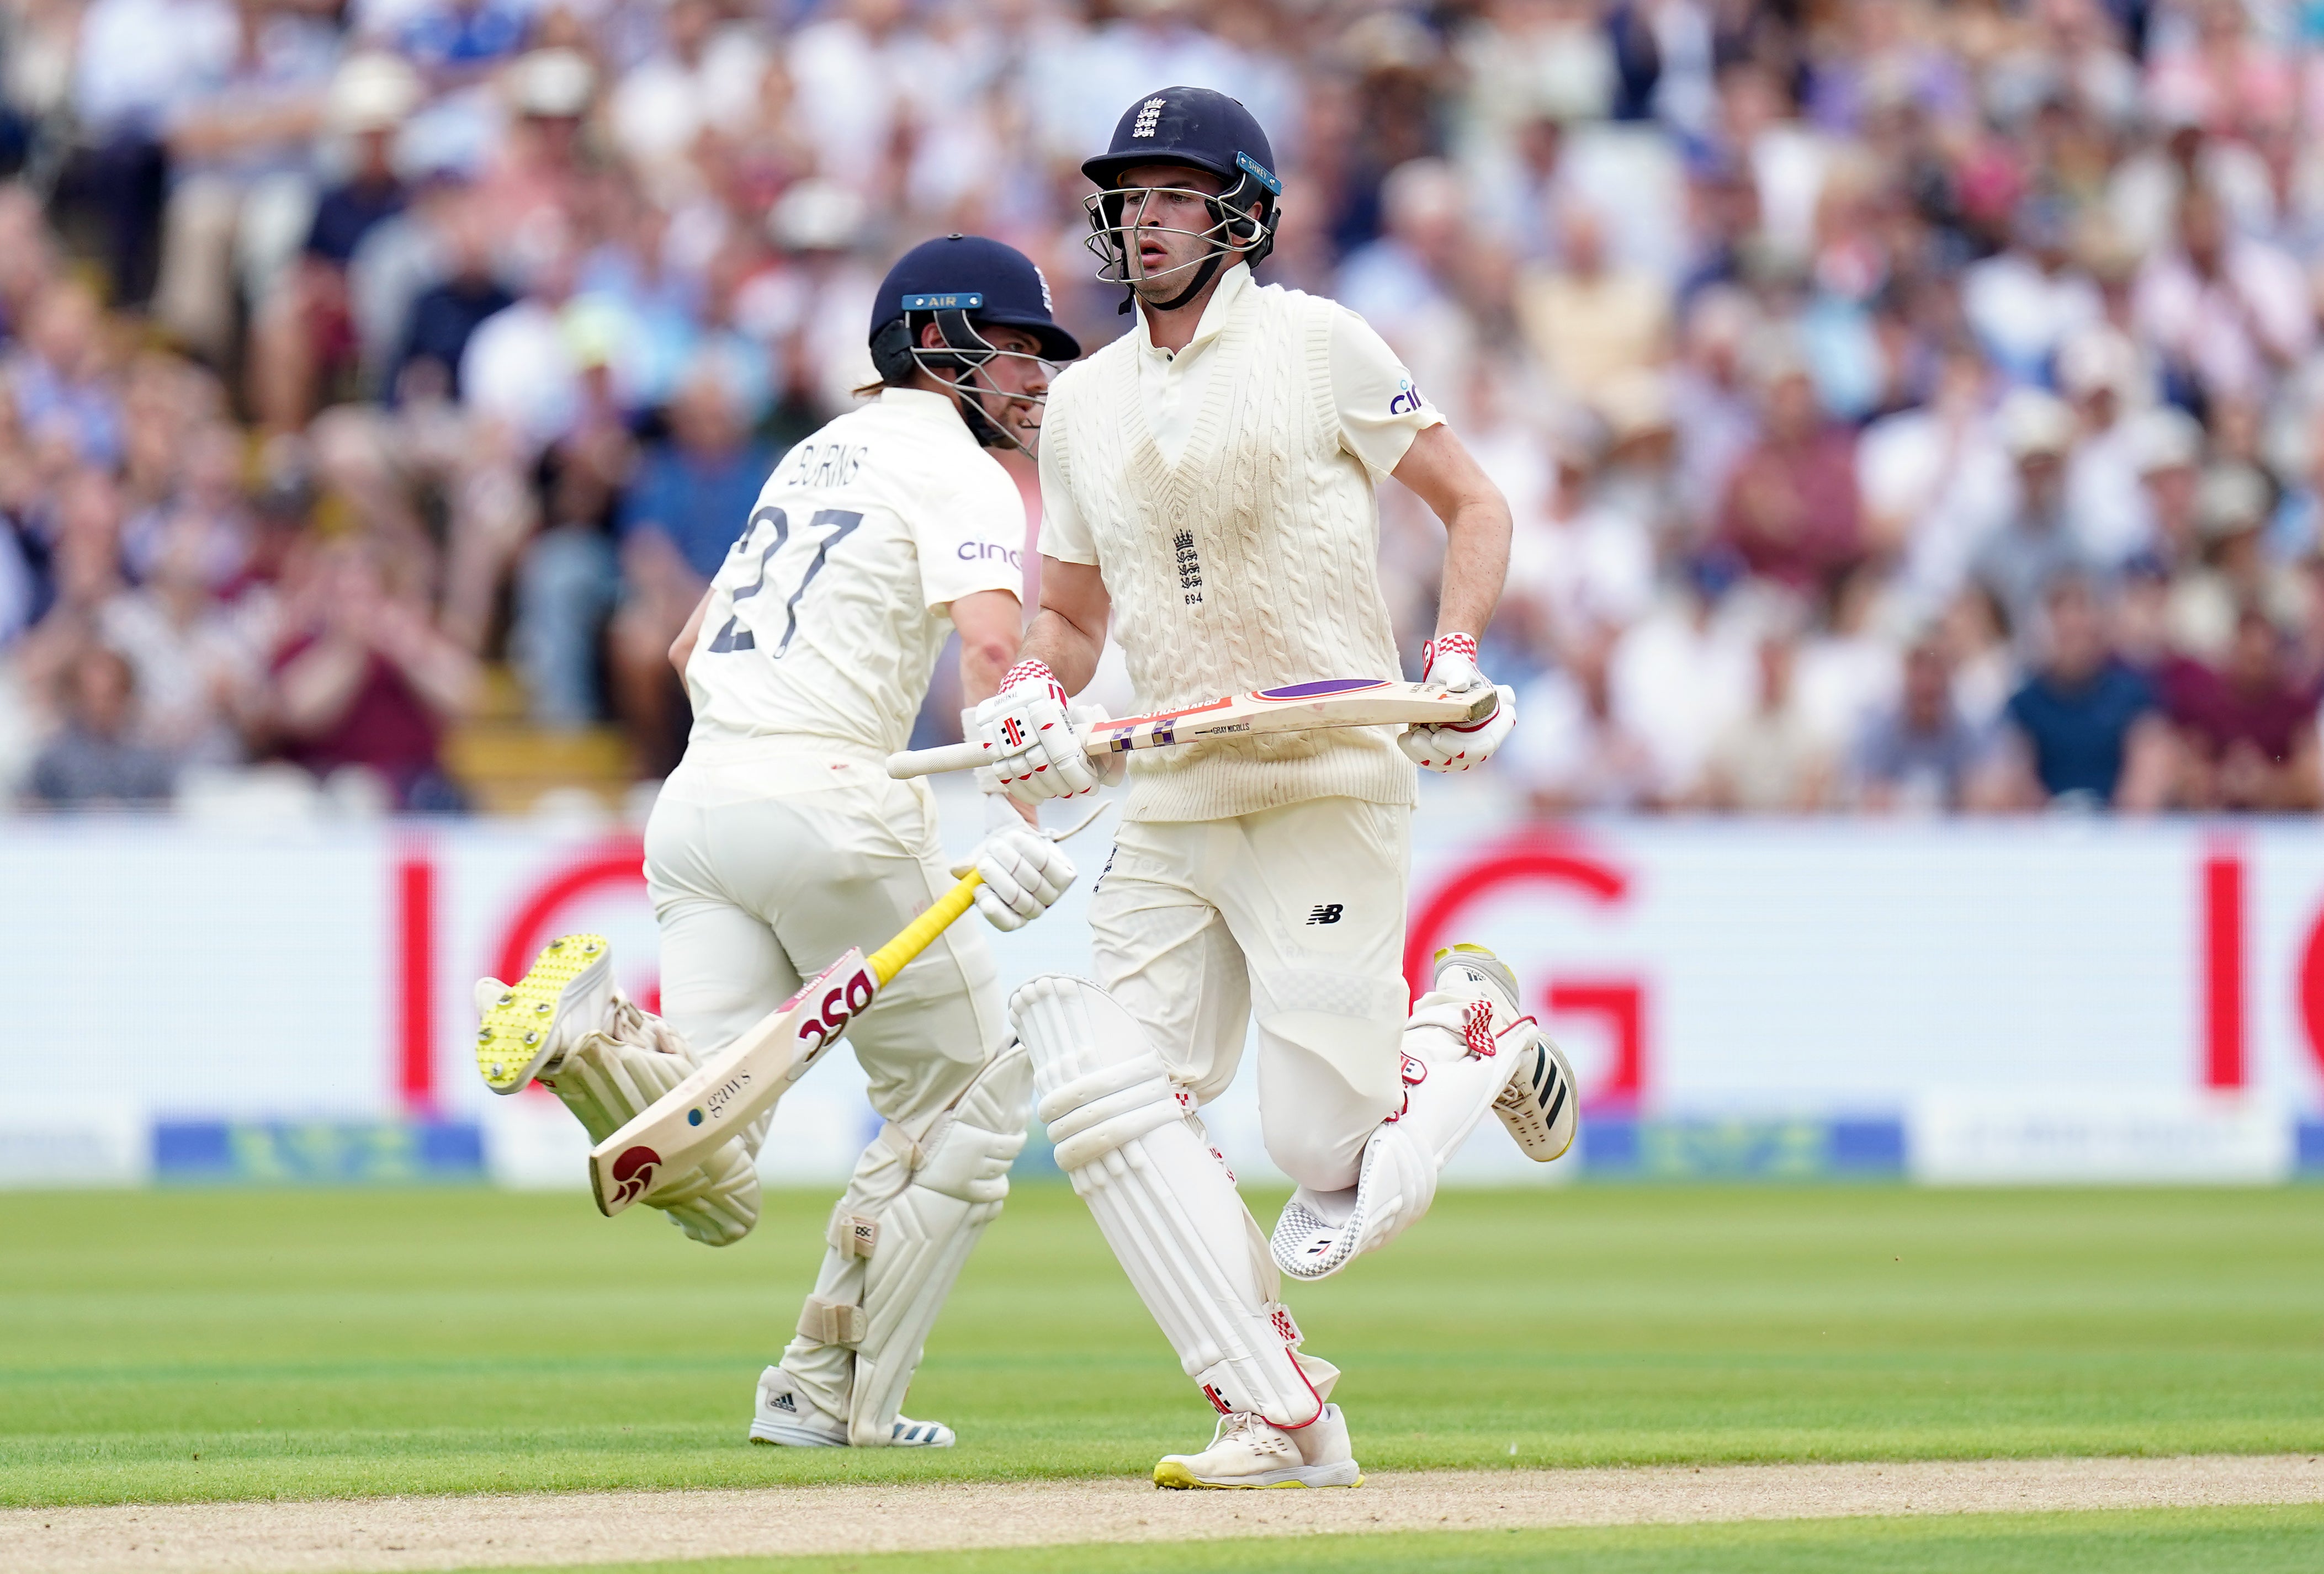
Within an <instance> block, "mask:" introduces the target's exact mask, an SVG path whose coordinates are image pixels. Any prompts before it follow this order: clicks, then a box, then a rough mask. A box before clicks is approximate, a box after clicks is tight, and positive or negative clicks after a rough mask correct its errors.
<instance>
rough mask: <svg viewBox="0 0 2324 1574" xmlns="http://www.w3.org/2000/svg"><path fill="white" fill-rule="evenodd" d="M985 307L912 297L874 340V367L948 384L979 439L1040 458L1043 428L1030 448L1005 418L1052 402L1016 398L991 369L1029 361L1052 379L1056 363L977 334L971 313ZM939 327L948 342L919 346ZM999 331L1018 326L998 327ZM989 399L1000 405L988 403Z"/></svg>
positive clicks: (963, 297)
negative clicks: (1012, 410) (1020, 407)
mask: <svg viewBox="0 0 2324 1574" xmlns="http://www.w3.org/2000/svg"><path fill="white" fill-rule="evenodd" d="M983 304H984V297H983V296H982V295H980V294H976V293H973V292H964V293H955V294H947V295H908V296H906V297H905V298H904V314H903V315H902V316H901V317H899V318H893V319H891V320H890V321H889V322H888V323H887V324H885V325H884V326H883V327H881V330H880V332H879V334H878V335H877V336H874V337H873V339H872V341H871V364H872V365H873V366H875V367H876V368H877V369H878V370H879V373H880V375H881V377H882V378H884V379H887V380H888V381H890V382H897V381H899V380H900V379H901V378H902V377H903V375H904V374H905V373H907V372H908V370H910V369H912V368H918V370H920V371H922V372H925V373H927V374H928V375H929V376H931V377H933V378H935V379H936V381H937V382H941V383H943V384H945V388H946V390H947V391H949V392H950V393H951V395H952V400H953V403H954V406H955V407H957V408H958V410H960V419H962V420H963V421H964V422H966V423H967V426H968V429H969V431H970V432H971V433H972V434H973V436H974V437H975V438H976V440H977V441H978V442H979V443H981V444H982V445H983V446H985V447H988V448H1001V447H1010V448H1014V449H1016V450H1017V451H1018V452H1019V453H1020V454H1023V455H1025V456H1028V457H1029V458H1037V457H1038V456H1039V447H1040V423H1039V422H1038V421H1036V422H1034V423H1033V428H1034V429H1033V440H1032V441H1031V442H1030V443H1028V442H1027V441H1025V439H1023V438H1022V437H1019V436H1018V435H1017V433H1016V432H1015V431H1014V430H1012V429H1011V428H1010V426H1009V424H1008V422H1007V421H1006V420H1005V419H1002V418H1003V413H1004V412H1005V410H1006V409H1007V407H1008V406H1009V405H1010V404H1012V403H1014V404H1025V405H1030V406H1032V407H1033V408H1034V409H1035V410H1043V409H1045V408H1046V407H1047V404H1048V402H1049V396H1048V395H1047V393H1011V392H1010V391H1008V390H1006V389H1004V388H1002V387H1001V386H1000V385H999V384H998V383H996V382H993V381H992V379H991V372H990V370H989V368H990V367H991V365H992V364H993V363H994V362H995V361H996V360H1001V359H1004V358H1005V359H1009V360H1015V361H1030V362H1033V363H1035V364H1037V365H1039V366H1040V367H1041V368H1042V370H1043V372H1044V373H1046V374H1047V375H1048V376H1055V375H1056V368H1057V364H1056V362H1055V361H1053V360H1051V359H1049V358H1048V357H1047V356H1046V355H1041V354H1035V353H1034V352H1031V351H1028V350H1004V349H1002V348H1001V347H1000V346H999V345H995V344H993V343H992V342H991V340H990V339H987V338H986V337H985V336H983V334H982V333H980V332H979V331H978V330H977V327H976V324H975V323H974V322H973V320H971V318H970V315H969V314H970V313H971V312H973V311H974V310H975V309H976V308H978V307H980V306H982V305H983ZM930 323H934V324H935V325H936V334H937V336H938V337H939V338H941V339H942V340H943V341H944V342H943V344H942V345H924V344H922V343H920V340H921V338H922V337H923V336H924V331H925V330H926V328H927V326H928V325H929V324H930ZM991 326H993V327H1015V326H1017V325H1015V324H1009V323H995V324H993V325H991ZM988 399H991V400H998V401H999V404H998V405H997V406H996V405H993V404H988V403H987V402H986V400H988Z"/></svg>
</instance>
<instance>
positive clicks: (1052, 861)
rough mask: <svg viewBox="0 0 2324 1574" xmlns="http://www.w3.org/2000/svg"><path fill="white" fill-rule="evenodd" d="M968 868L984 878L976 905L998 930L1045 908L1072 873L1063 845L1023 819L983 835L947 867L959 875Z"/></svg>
mask: <svg viewBox="0 0 2324 1574" xmlns="http://www.w3.org/2000/svg"><path fill="white" fill-rule="evenodd" d="M1009 817H1010V819H1012V820H1016V819H1017V816H1016V815H1013V814H1012V815H1010V816H1009ZM972 869H973V870H976V872H977V873H978V874H980V875H982V877H983V879H984V883H983V884H982V885H980V886H978V887H977V888H976V910H977V911H978V912H980V913H982V914H983V915H984V921H985V922H986V923H988V924H990V925H992V926H993V927H994V928H995V929H998V930H1001V932H1002V933H1003V934H1006V933H1008V932H1009V931H1010V930H1013V929H1022V928H1023V927H1025V925H1028V924H1030V923H1031V922H1032V921H1033V920H1034V919H1036V918H1037V917H1039V916H1041V915H1042V914H1044V913H1046V912H1047V911H1048V910H1049V909H1050V907H1053V906H1055V905H1056V900H1057V898H1058V897H1062V896H1064V895H1065V888H1067V887H1068V886H1071V885H1072V884H1073V883H1074V873H1075V872H1076V871H1075V870H1074V861H1073V860H1072V859H1070V858H1067V857H1066V856H1065V849H1064V848H1062V847H1060V846H1058V845H1057V844H1056V842H1052V841H1050V840H1049V838H1048V837H1047V836H1045V835H1043V834H1042V833H1040V832H1038V831H1036V830H1035V829H1034V828H1033V827H1032V826H1030V825H1028V824H1025V822H1024V821H1022V820H1017V824H1014V825H1004V826H1002V827H1001V829H999V830H997V831H994V832H992V833H991V834H989V835H987V836H986V837H985V839H984V840H983V841H982V842H978V843H977V844H976V851H974V852H972V853H970V854H969V855H968V857H967V858H966V859H964V860H963V861H961V862H959V863H956V864H954V865H953V870H952V872H953V873H954V875H964V874H966V873H967V872H968V871H969V870H972Z"/></svg>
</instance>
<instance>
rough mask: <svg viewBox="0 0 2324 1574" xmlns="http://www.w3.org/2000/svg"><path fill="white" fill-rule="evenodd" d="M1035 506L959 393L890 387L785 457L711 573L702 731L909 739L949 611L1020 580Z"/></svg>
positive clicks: (702, 735) (895, 742)
mask: <svg viewBox="0 0 2324 1574" xmlns="http://www.w3.org/2000/svg"><path fill="white" fill-rule="evenodd" d="M1024 542H1025V502H1024V499H1023V497H1022V496H1020V495H1019V492H1018V491H1017V483H1015V482H1014V481H1012V480H1011V479H1010V475H1009V473H1008V471H1006V470H1004V469H1002V468H1001V464H1000V461H998V460H996V459H995V458H993V456H991V454H989V453H987V452H986V451H985V450H984V449H983V448H982V447H980V446H978V444H977V441H976V439H975V438H974V437H971V436H970V435H969V430H968V427H967V425H966V424H965V423H964V421H962V419H960V414H959V411H958V410H957V409H955V407H954V404H953V401H952V400H951V399H949V398H948V397H946V396H945V395H944V394H940V393H929V392H927V391H922V390H918V389H908V388H890V389H883V390H882V391H881V394H880V397H879V398H878V399H877V400H873V401H872V402H871V403H870V404H867V405H864V406H863V407H862V408H861V409H859V410H851V411H849V412H848V413H847V414H845V415H844V416H841V417H840V418H839V419H836V420H835V421H833V422H831V423H830V424H829V425H828V426H826V427H825V428H823V429H822V430H820V431H818V432H816V434H815V436H813V437H809V438H807V440H806V441H805V442H803V443H801V444H799V445H798V446H797V447H795V448H793V449H792V450H791V451H790V452H789V453H788V454H786V455H784V456H783V458H782V462H781V463H780V464H779V465H776V466H775V469H774V474H771V475H770V476H769V477H768V478H767V484H766V486H765V488H764V489H763V490H762V491H761V492H760V493H759V501H758V504H757V506H756V507H754V508H753V509H752V511H751V518H750V520H749V522H748V524H746V525H745V526H744V528H743V529H742V535H741V537H740V538H738V539H737V540H736V541H735V543H734V545H733V548H732V549H731V550H729V551H728V553H727V554H726V561H725V562H724V563H723V564H721V565H720V566H719V569H718V573H717V575H716V576H715V577H714V578H713V579H712V581H711V584H710V604H709V607H708V608H707V610H706V611H705V612H704V614H703V620H702V632H701V634H700V636H699V637H698V638H697V639H696V640H695V644H694V654H693V656H692V657H691V658H688V660H687V664H686V685H687V692H688V694H689V695H691V697H692V699H693V702H694V732H693V738H694V740H695V741H709V740H714V739H736V738H765V737H781V736H798V737H806V738H813V739H816V740H820V741H825V742H836V743H840V744H844V745H849V746H852V747H853V748H854V749H857V750H862V751H864V752H866V753H870V754H874V755H883V756H884V755H886V754H890V753H892V752H893V751H895V750H899V749H901V748H903V747H904V744H905V741H906V740H907V739H908V737H909V735H910V733H911V729H912V719H913V717H914V716H916V715H918V713H919V708H920V702H921V701H922V700H923V699H924V698H926V697H927V691H928V679H929V677H930V676H931V675H932V674H934V672H935V670H936V658H937V656H938V655H939V654H941V653H942V651H943V649H944V644H945V636H946V634H947V633H948V632H949V631H950V627H951V617H950V615H949V612H948V608H949V607H950V605H951V603H953V602H954V600H956V599H958V598H959V597H961V596H964V595H969V594H974V593H975V592H977V591H983V590H1003V591H1007V592H1008V593H1009V594H1010V595H1012V596H1015V595H1019V594H1022V593H1023V587H1024V577H1023V575H1024V569H1023V565H1024Z"/></svg>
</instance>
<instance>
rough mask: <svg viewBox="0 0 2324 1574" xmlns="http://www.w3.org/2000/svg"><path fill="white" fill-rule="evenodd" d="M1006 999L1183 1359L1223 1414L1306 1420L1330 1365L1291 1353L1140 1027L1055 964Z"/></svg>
mask: <svg viewBox="0 0 2324 1574" xmlns="http://www.w3.org/2000/svg"><path fill="white" fill-rule="evenodd" d="M1009 1012H1010V1018H1011V1019H1012V1020H1013V1021H1014V1022H1015V1024H1016V1026H1017V1033H1018V1036H1019V1038H1021V1039H1022V1040H1023V1041H1024V1045H1025V1047H1026V1049H1027V1050H1028V1052H1029V1053H1030V1054H1031V1055H1032V1059H1033V1078H1034V1083H1035V1087H1036V1089H1037V1091H1038V1092H1039V1094H1040V1097H1041V1101H1040V1104H1039V1106H1038V1108H1039V1110H1040V1115H1041V1118H1042V1119H1044V1120H1046V1121H1047V1122H1048V1128H1049V1138H1050V1140H1051V1141H1052V1142H1054V1143H1056V1155H1057V1167H1058V1168H1059V1169H1061V1170H1063V1171H1065V1174H1067V1175H1068V1176H1070V1177H1071V1178H1072V1180H1073V1183H1074V1191H1075V1192H1078V1193H1079V1194H1080V1195H1081V1197H1082V1199H1083V1201H1086V1202H1087V1203H1088V1204H1089V1207H1090V1211H1091V1213H1092V1214H1093V1215H1095V1217H1096V1219H1097V1225H1098V1229H1099V1230H1100V1231H1101V1232H1102V1234H1103V1235H1104V1236H1105V1238H1106V1244H1107V1245H1109V1246H1111V1247H1113V1254H1114V1256H1117V1257H1119V1258H1120V1260H1121V1266H1122V1267H1123V1269H1124V1270H1125V1271H1126V1272H1127V1273H1128V1274H1129V1275H1130V1284H1131V1286H1132V1287H1133V1288H1135V1289H1136V1290H1137V1292H1138V1294H1139V1299H1141V1300H1143V1301H1144V1302H1146V1307H1147V1310H1148V1312H1152V1313H1153V1314H1154V1321H1156V1322H1157V1323H1159V1324H1160V1325H1161V1329H1162V1333H1163V1337H1164V1338H1166V1339H1168V1340H1169V1341H1170V1346H1171V1348H1173V1349H1174V1350H1176V1352H1177V1354H1178V1362H1179V1365H1180V1367H1182V1368H1183V1369H1184V1370H1185V1374H1186V1375H1187V1376H1189V1377H1192V1378H1193V1379H1194V1381H1195V1383H1196V1384H1197V1385H1200V1386H1201V1388H1202V1390H1203V1394H1204V1395H1207V1396H1208V1397H1209V1399H1210V1401H1211V1403H1212V1404H1213V1406H1215V1407H1216V1408H1217V1409H1218V1410H1220V1411H1221V1412H1222V1413H1234V1412H1248V1413H1253V1414H1257V1415H1259V1416H1262V1417H1264V1418H1265V1419H1266V1420H1268V1422H1273V1423H1274V1424H1275V1425H1277V1426H1280V1427H1284V1428H1286V1429H1292V1428H1298V1427H1303V1426H1305V1425H1307V1424H1309V1423H1310V1422H1314V1420H1315V1419H1316V1418H1317V1417H1318V1416H1319V1415H1321V1414H1322V1413H1323V1401H1324V1399H1325V1398H1326V1397H1327V1396H1328V1395H1329V1394H1330V1391H1331V1387H1332V1384H1333V1380H1334V1379H1335V1378H1336V1377H1337V1376H1338V1373H1337V1371H1336V1370H1334V1369H1333V1367H1331V1366H1330V1365H1329V1364H1328V1363H1326V1362H1323V1361H1318V1360H1315V1359H1314V1358H1303V1357H1301V1356H1300V1355H1299V1354H1298V1353H1297V1351H1296V1346H1297V1344H1298V1342H1299V1330H1298V1327H1297V1325H1296V1324H1295V1323H1294V1322H1293V1321H1291V1313H1290V1312H1289V1311H1288V1310H1286V1308H1285V1307H1284V1305H1283V1303H1282V1302H1281V1300H1280V1299H1279V1298H1278V1295H1277V1285H1278V1281H1277V1278H1276V1275H1275V1271H1274V1268H1273V1266H1272V1265H1270V1264H1269V1263H1268V1257H1267V1252H1266V1249H1265V1241H1264V1238H1262V1237H1261V1236H1260V1234H1259V1226H1258V1224H1257V1223H1256V1222H1255V1221H1254V1220H1252V1219H1251V1217H1250V1210H1249V1209H1247V1208H1245V1207H1244V1206H1243V1202H1242V1198H1241V1197H1240V1194H1238V1193H1237V1192H1236V1191H1235V1184H1234V1177H1233V1176H1232V1174H1230V1173H1229V1172H1228V1170H1227V1167H1226V1162H1225V1160H1224V1159H1222V1157H1221V1156H1220V1155H1218V1153H1217V1152H1216V1151H1215V1150H1213V1148H1212V1147H1211V1146H1210V1143H1209V1141H1208V1140H1207V1138H1206V1137H1204V1136H1203V1134H1202V1131H1201V1128H1200V1127H1199V1126H1198V1125H1197V1123H1196V1122H1195V1121H1194V1119H1193V1118H1192V1117H1193V1113H1194V1098H1193V1095H1192V1094H1191V1093H1189V1092H1187V1091H1185V1090H1184V1089H1181V1088H1178V1087H1176V1085H1174V1084H1173V1083H1172V1082H1171V1081H1170V1077H1169V1072H1168V1071H1167V1069H1166V1068H1165V1067H1164V1065H1163V1063H1162V1057H1161V1055H1160V1054H1157V1052H1156V1050H1155V1048H1154V1045H1153V1044H1152V1042H1151V1041H1150V1040H1149V1039H1148V1037H1147V1036H1146V1030H1145V1028H1144V1027H1142V1026H1139V1022H1138V1021H1137V1019H1136V1018H1135V1017H1131V1016H1130V1013H1129V1011H1128V1010H1126V1009H1125V1008H1123V1007H1122V1005H1121V1003H1120V1001H1118V1000H1116V999H1114V998H1113V997H1112V996H1111V995H1110V994H1108V993H1106V991H1105V990H1102V989H1100V988H1099V987H1098V986H1097V985H1095V984H1093V983H1092V982H1090V981H1089V980H1086V979H1077V978H1069V977H1065V976H1063V975H1060V974H1054V973H1053V974H1049V975H1047V976H1045V977H1042V978H1037V979H1035V980H1032V981H1031V982H1030V983H1028V984H1027V985H1025V987H1024V988H1022V989H1020V990H1018V991H1017V993H1016V995H1015V996H1014V997H1013V998H1012V999H1010V1002H1009Z"/></svg>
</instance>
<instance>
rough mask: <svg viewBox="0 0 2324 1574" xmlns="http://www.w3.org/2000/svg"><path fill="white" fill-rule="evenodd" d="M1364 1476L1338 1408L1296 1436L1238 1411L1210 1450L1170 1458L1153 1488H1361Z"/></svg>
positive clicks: (1224, 1421) (1330, 1407) (1225, 1420)
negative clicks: (1349, 1444)
mask: <svg viewBox="0 0 2324 1574" xmlns="http://www.w3.org/2000/svg"><path fill="white" fill-rule="evenodd" d="M1363 1484H1364V1473H1363V1471H1362V1470H1361V1469H1360V1468H1359V1467H1358V1466H1357V1464H1356V1457H1355V1455H1354V1453H1353V1452H1352V1451H1351V1450H1350V1449H1349V1447H1348V1421H1347V1417H1345V1416H1343V1415H1342V1414H1341V1413H1340V1407H1339V1406H1338V1405H1336V1404H1326V1405H1325V1406H1323V1414H1321V1415H1319V1416H1317V1417H1316V1418H1315V1419H1314V1421H1312V1422H1308V1423H1307V1424H1306V1425H1305V1426H1303V1427H1301V1428H1299V1429H1298V1430H1297V1431H1286V1429H1285V1428H1283V1427H1279V1426H1277V1425H1276V1424H1275V1423H1274V1422H1270V1421H1268V1420H1267V1419H1266V1418H1264V1417H1263V1416H1259V1415H1254V1414H1252V1413H1250V1412H1249V1411H1247V1410H1238V1411H1234V1412H1231V1413H1228V1414H1226V1415H1222V1416H1221V1417H1219V1425H1218V1430H1217V1431H1214V1432H1213V1433H1212V1434H1211V1446H1210V1447H1209V1448H1207V1449H1204V1450H1203V1451H1202V1452H1201V1453H1199V1454H1165V1455H1164V1456H1163V1457H1162V1462H1161V1463H1160V1464H1158V1465H1157V1466H1155V1467H1154V1485H1155V1486H1157V1487H1176V1488H1180V1489H1184V1488H1187V1487H1212V1488H1216V1489H1224V1490H1236V1489H1246V1488H1251V1487H1361V1486H1362V1485H1363Z"/></svg>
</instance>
